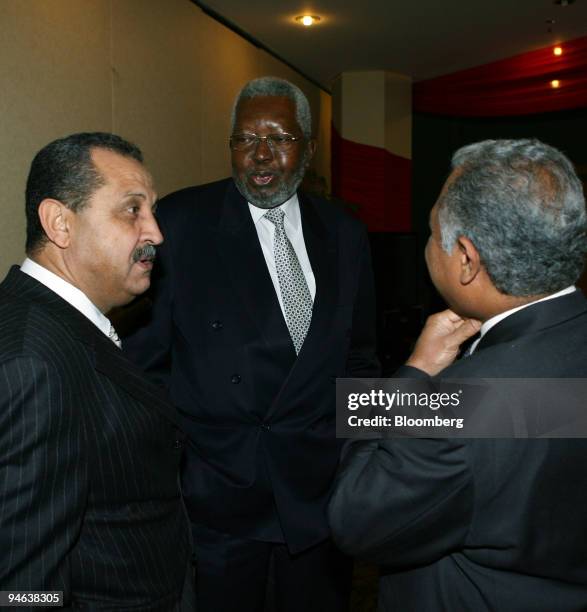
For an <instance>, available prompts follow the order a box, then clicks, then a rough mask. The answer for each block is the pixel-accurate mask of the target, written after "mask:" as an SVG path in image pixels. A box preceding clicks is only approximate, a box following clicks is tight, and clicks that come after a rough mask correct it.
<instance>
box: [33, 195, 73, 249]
mask: <svg viewBox="0 0 587 612" xmlns="http://www.w3.org/2000/svg"><path fill="white" fill-rule="evenodd" d="M38 214H39V220H40V221H41V225H42V226H43V229H44V230H45V234H47V238H48V239H49V241H50V242H52V243H53V244H55V245H56V246H58V247H59V248H61V249H65V248H67V247H68V246H69V243H70V240H71V234H70V217H71V215H72V214H73V212H72V211H71V210H69V208H67V206H65V204H63V203H62V202H60V201H59V200H54V199H53V198H45V199H44V200H43V201H42V202H41V203H40V204H39V209H38Z"/></svg>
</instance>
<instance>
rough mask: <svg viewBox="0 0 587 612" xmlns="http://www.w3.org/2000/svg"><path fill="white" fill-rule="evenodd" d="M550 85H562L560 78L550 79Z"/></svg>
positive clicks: (557, 86) (555, 86) (554, 86)
mask: <svg viewBox="0 0 587 612" xmlns="http://www.w3.org/2000/svg"><path fill="white" fill-rule="evenodd" d="M550 86H551V87H552V88H553V89H558V88H559V87H560V86H561V82H560V81H559V80H558V79H554V80H552V81H550Z"/></svg>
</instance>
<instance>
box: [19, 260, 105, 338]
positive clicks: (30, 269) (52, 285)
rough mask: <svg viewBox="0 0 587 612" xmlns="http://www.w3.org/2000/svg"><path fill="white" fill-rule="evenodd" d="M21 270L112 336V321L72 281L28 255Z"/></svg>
mask: <svg viewBox="0 0 587 612" xmlns="http://www.w3.org/2000/svg"><path fill="white" fill-rule="evenodd" d="M20 270H21V272H24V273H25V274H28V275H29V276H32V277H33V278H34V279H35V280H37V281H39V282H40V283H42V284H43V285H45V287H47V288H48V289H50V290H51V291H53V292H54V293H56V294H57V295H58V296H59V297H61V298H63V299H64V300H65V301H66V302H68V303H69V304H71V305H72V306H73V307H74V308H75V309H76V310H79V312H81V313H82V314H83V315H84V316H85V317H86V318H87V319H89V320H90V321H91V322H92V323H93V324H94V325H95V326H96V327H97V328H98V329H99V330H100V331H101V332H102V333H104V334H105V335H106V336H110V328H111V323H110V320H109V319H108V318H107V317H105V316H104V315H103V314H102V313H101V312H100V310H99V309H98V308H97V306H95V305H94V304H93V303H92V302H91V301H90V299H89V298H88V297H87V296H86V294H85V293H83V291H80V290H79V289H78V288H77V287H74V286H73V285H72V284H71V283H68V282H67V281H66V280H64V279H63V278H61V277H60V276H57V274H55V273H53V272H51V271H50V270H47V268H45V267H44V266H41V265H39V264H38V263H36V262H35V261H33V260H32V259H29V258H28V257H27V258H26V259H25V260H24V262H23V264H22V266H20Z"/></svg>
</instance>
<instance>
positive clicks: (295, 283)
mask: <svg viewBox="0 0 587 612" xmlns="http://www.w3.org/2000/svg"><path fill="white" fill-rule="evenodd" d="M264 216H265V217H266V218H267V219H269V221H271V223H273V225H275V236H274V238H273V254H274V256H275V267H276V268H277V278H278V279H279V290H280V291H281V299H282V300H283V309H284V310H285V321H286V323H287V328H288V329H289V335H290V336H291V339H292V341H293V344H294V347H295V349H296V355H297V354H298V353H299V352H300V350H301V348H302V344H304V339H305V338H306V334H307V333H308V329H309V327H310V321H311V320H312V306H313V302H312V296H311V295H310V290H309V289H308V283H307V282H306V278H305V276H304V273H303V271H302V266H300V262H299V260H298V256H297V255H296V252H295V251H294V248H293V246H292V245H291V242H290V241H289V238H288V237H287V235H286V233H285V228H284V226H283V218H284V216H285V213H284V212H283V210H281V209H280V208H273V209H271V210H270V211H268V212H266V213H265V215H264Z"/></svg>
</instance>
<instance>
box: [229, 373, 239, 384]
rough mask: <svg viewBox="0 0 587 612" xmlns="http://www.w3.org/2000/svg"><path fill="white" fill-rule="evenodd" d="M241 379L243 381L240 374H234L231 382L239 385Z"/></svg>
mask: <svg viewBox="0 0 587 612" xmlns="http://www.w3.org/2000/svg"><path fill="white" fill-rule="evenodd" d="M240 381H241V377H240V376H239V375H238V374H233V375H232V378H231V379H230V382H231V383H232V384H233V385H238V384H239V382H240Z"/></svg>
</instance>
